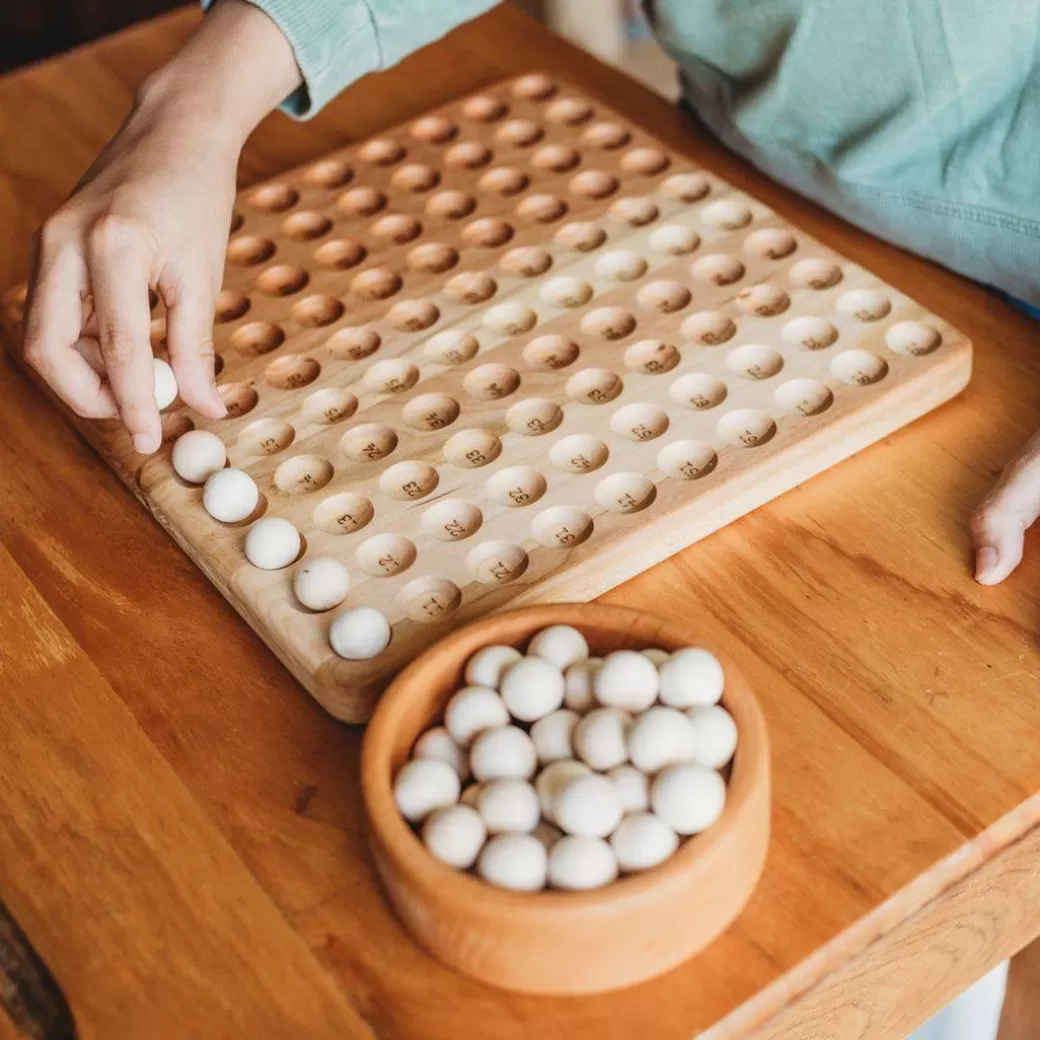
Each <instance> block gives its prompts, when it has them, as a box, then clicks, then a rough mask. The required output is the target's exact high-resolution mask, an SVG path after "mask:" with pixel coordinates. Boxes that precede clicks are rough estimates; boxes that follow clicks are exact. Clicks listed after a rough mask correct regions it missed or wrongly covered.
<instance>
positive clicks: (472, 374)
mask: <svg viewBox="0 0 1040 1040" xmlns="http://www.w3.org/2000/svg"><path fill="white" fill-rule="evenodd" d="M227 255H228V270H227V275H226V277H225V282H224V290H223V292H222V294H221V296H220V299H219V301H218V306H217V328H216V334H215V344H216V349H217V355H218V358H219V362H218V368H219V369H220V372H219V386H220V389H221V392H222V394H223V396H224V399H225V401H226V402H227V404H228V409H229V417H228V418H227V419H225V420H222V421H220V422H212V421H205V420H203V419H202V418H201V417H200V416H198V415H197V414H195V413H192V412H190V411H189V410H187V409H186V408H184V407H183V406H181V407H177V406H174V407H173V408H171V409H169V410H168V411H167V412H166V414H165V415H164V431H165V433H166V437H167V442H168V443H167V445H166V446H165V447H164V449H163V451H162V452H161V453H159V454H158V455H157V456H155V457H153V458H151V459H148V460H147V461H145V460H143V459H142V458H141V457H140V456H138V455H137V454H136V453H135V452H134V451H133V448H132V446H131V444H130V442H129V437H128V436H127V435H126V433H125V431H123V430H122V429H121V428H120V426H119V424H118V423H111V424H108V425H107V426H104V425H99V424H96V423H80V424H79V426H80V429H81V430H82V431H83V432H84V434H85V435H86V437H87V438H88V439H89V440H90V441H91V443H92V444H94V445H95V447H97V448H98V450H99V451H100V452H101V454H102V455H103V456H104V457H105V458H106V459H108V460H109V461H110V462H111V464H112V465H113V467H114V468H115V470H116V472H117V473H118V474H119V475H120V477H121V478H122V479H123V480H124V481H126V483H127V484H128V485H130V486H131V488H133V489H134V491H135V493H137V494H138V495H140V496H141V497H142V499H143V500H144V502H145V503H146V504H147V505H148V507H149V508H150V509H151V510H152V511H153V512H154V513H155V515H156V516H157V517H158V518H159V519H160V520H161V522H162V523H163V525H164V526H165V527H166V528H167V529H168V530H169V531H170V533H171V534H172V535H173V536H174V538H175V539H176V540H177V541H178V542H179V543H180V544H181V545H182V546H183V547H184V548H185V550H186V551H187V552H188V554H189V555H190V556H191V557H192V559H194V560H195V561H196V562H197V563H198V564H199V566H200V567H202V569H203V571H204V572H205V573H206V574H207V576H209V577H210V578H211V580H213V581H214V583H215V584H216V585H217V587H218V588H219V589H220V590H221V591H222V592H223V593H224V595H225V596H227V598H228V599H229V600H230V601H231V603H232V604H233V605H234V606H235V607H236V609H238V610H239V612H240V613H241V614H242V615H243V616H244V617H245V618H246V619H247V620H248V621H249V623H250V624H251V625H252V626H253V627H254V628H255V629H256V631H257V632H258V633H259V634H260V636H261V637H262V638H263V639H264V640H265V641H266V642H267V643H268V645H270V646H271V648H272V649H273V650H274V651H275V653H277V654H278V656H279V657H280V658H281V659H282V661H283V662H284V663H285V664H286V665H287V666H288V667H289V668H290V669H291V670H292V672H293V673H294V674H295V675H296V677H297V678H298V679H299V680H300V681H301V682H302V683H303V684H304V686H306V687H307V689H308V690H310V691H311V692H312V693H313V694H314V695H315V696H316V697H317V698H318V700H319V701H320V702H321V703H322V704H323V705H324V706H325V707H326V708H327V709H328V710H329V711H331V712H332V714H334V715H336V716H337V717H339V718H342V719H345V720H347V721H352V722H356V721H363V720H364V719H365V718H367V716H368V714H369V713H370V710H371V707H372V705H373V703H374V701H375V699H376V698H377V696H378V693H379V691H380V690H381V689H382V688H383V687H384V686H385V684H386V682H387V680H388V678H389V677H390V676H392V675H393V674H394V673H395V672H396V671H397V670H399V669H400V668H401V666H402V665H403V664H404V663H406V662H407V661H409V660H410V659H411V658H412V657H414V656H415V654H416V653H417V652H419V651H420V650H421V649H423V648H424V647H426V646H429V645H431V644H432V643H433V642H434V641H435V640H436V639H437V638H438V637H440V636H442V635H444V634H446V633H447V632H449V631H451V630H452V628H454V627H456V626H457V625H458V624H460V623H463V622H465V621H467V620H470V619H472V618H475V617H479V616H482V615H483V614H486V613H487V612H488V611H490V610H495V609H499V608H502V607H504V606H515V605H519V604H521V603H524V602H533V601H539V600H546V599H556V600H579V601H583V600H588V599H591V598H593V597H595V596H597V595H599V594H601V593H603V592H605V591H606V590H607V589H609V588H611V587H613V586H615V585H617V584H619V583H620V582H622V581H624V580H626V579H628V578H630V577H632V576H633V575H634V574H637V573H639V572H640V571H643V570H646V569H647V568H648V567H650V566H652V565H653V564H655V563H658V562H659V561H660V560H662V559H665V558H666V557H668V556H670V555H672V554H673V553H675V552H677V551H678V550H680V549H682V548H683V547H685V546H687V545H689V544H691V543H693V542H696V541H697V540H698V539H700V538H702V537H704V536H705V535H707V534H710V533H711V532H712V531H714V530H716V529H717V528H718V527H720V526H722V525H724V524H726V523H728V522H729V521H731V520H734V519H736V518H738V517H740V516H742V515H743V514H745V513H747V512H748V511H750V510H752V509H754V508H755V507H756V506H758V505H760V504H762V503H763V502H765V501H768V500H769V499H771V498H773V497H775V496H776V495H778V494H781V493H782V492H784V491H787V490H789V489H790V488H791V487H793V486H795V485H797V484H799V483H801V482H802V481H803V480H805V479H807V478H808V477H811V476H813V475H814V474H816V473H817V472H819V471H820V470H823V469H825V468H827V467H828V466H830V465H832V464H834V463H836V462H838V461H840V460H842V459H844V458H845V457H847V456H848V455H851V454H852V453H854V452H855V451H857V450H859V449H860V448H862V447H864V446H866V445H868V444H870V443H872V442H874V441H876V440H878V439H880V438H881V437H884V436H885V435H887V434H888V433H890V432H891V431H892V430H894V429H896V428H898V427H900V426H902V425H904V424H906V423H908V422H910V421H912V420H913V419H916V418H918V417H919V416H920V415H921V414H923V413H925V412H927V411H929V410H930V409H932V408H934V407H936V406H937V405H939V404H941V403H944V402H945V401H946V400H948V399H949V398H950V397H951V396H953V395H955V394H956V393H957V392H959V391H960V390H961V389H962V388H963V386H964V385H965V383H966V382H967V380H968V377H969V375H970V369H971V353H970V345H969V344H968V343H967V341H966V340H965V338H964V336H963V335H961V334H960V333H959V332H957V331H956V330H955V329H953V328H952V327H951V326H949V324H948V323H946V322H945V321H943V320H942V319H941V318H938V317H936V316H935V315H932V314H929V313H928V312H927V311H926V310H925V309H924V308H922V307H921V306H920V305H919V304H917V303H915V302H914V301H913V300H912V299H911V298H909V297H908V296H907V295H906V294H904V293H902V292H899V291H898V290H896V289H893V288H892V287H890V286H887V285H885V284H884V282H882V281H881V280H880V279H878V278H876V277H875V276H873V275H871V274H870V273H869V272H867V271H866V270H864V269H863V268H861V267H859V266H858V265H855V264H852V263H850V262H849V261H847V260H844V259H843V258H842V257H840V256H839V255H837V254H835V253H834V252H833V251H832V250H829V249H827V248H825V247H824V246H822V245H821V244H820V243H818V242H816V241H814V240H813V239H812V238H811V237H810V236H808V235H806V234H805V233H803V232H801V231H799V230H795V231H793V232H792V231H791V230H790V229H789V228H788V226H787V225H786V224H785V222H783V221H782V220H780V219H779V218H778V217H777V216H776V214H775V213H773V211H771V210H770V209H769V208H768V207H766V206H765V205H763V204H762V203H759V202H758V201H756V200H755V199H754V198H753V197H750V196H748V195H746V194H744V193H742V192H739V191H736V190H734V189H733V188H731V187H730V186H729V185H728V184H727V183H726V182H725V181H724V180H722V179H721V178H719V177H717V176H715V175H712V174H708V173H706V172H705V171H703V170H701V169H700V168H699V167H697V166H696V165H695V164H693V163H691V162H689V161H688V160H686V159H684V158H683V157H682V156H681V155H679V154H676V153H674V152H671V151H670V150H668V149H667V148H665V147H663V146H662V145H661V144H660V143H659V142H657V141H655V140H654V139H653V138H652V137H650V136H649V135H648V134H646V133H645V132H644V131H643V130H641V129H640V128H639V126H638V124H635V123H633V122H632V121H629V120H625V119H623V118H621V117H620V116H619V115H618V114H617V113H615V112H613V111H612V110H611V109H610V108H609V107H607V106H606V105H604V104H602V103H601V102H599V101H597V100H595V99H589V98H586V97H584V96H583V95H582V94H581V93H580V92H578V91H576V90H574V89H573V88H572V87H570V86H569V85H568V84H567V83H565V82H561V81H559V80H558V79H556V78H554V77H551V76H548V75H545V74H541V73H529V74H526V75H523V76H521V77H518V78H515V79H512V80H510V81H507V82H504V83H501V84H498V85H495V86H493V87H491V88H490V89H488V90H485V91H482V92H481V93H479V94H476V95H473V96H471V97H470V98H468V99H464V100H459V101H456V102H453V103H451V104H449V105H446V106H443V107H441V108H440V109H438V110H436V112H435V113H434V114H430V115H426V116H423V117H421V118H420V119H418V120H414V121H411V122H409V123H408V124H405V125H402V126H399V127H397V128H395V129H392V130H389V131H387V133H385V134H383V135H381V136H379V137H376V138H373V139H371V140H370V141H368V142H367V143H365V144H363V145H360V146H357V147H353V148H348V149H345V150H342V151H339V152H336V153H333V154H332V155H330V156H328V157H326V158H324V159H323V160H321V161H320V162H318V163H315V164H310V165H308V166H306V167H302V168H299V169H297V170H295V171H290V172H288V173H286V174H284V175H282V176H280V177H279V178H277V179H275V180H272V181H269V182H267V183H266V184H265V185H263V186H262V187H253V188H249V189H248V190H246V191H244V192H243V193H242V194H241V195H240V196H239V199H238V202H237V205H236V212H235V218H234V221H233V232H232V237H231V242H230V244H229V247H228V254H227ZM619 270H620V272H621V273H619ZM8 304H9V305H8V319H9V322H10V324H11V331H12V333H13V334H14V335H15V336H17V324H18V320H19V318H20V312H21V306H20V294H19V293H18V292H16V293H15V294H14V295H13V296H11V297H9V298H8ZM506 311H508V312H509V313H508V314H507V313H506ZM905 330H910V336H909V338H907V337H901V336H900V333H901V332H902V331H905ZM152 339H153V345H154V347H155V348H156V349H157V350H158V351H160V352H162V351H163V350H164V348H165V321H164V319H163V317H162V316H161V314H159V315H158V316H157V317H156V318H155V319H154V320H153V322H152ZM193 428H200V429H207V430H211V431H213V432H215V433H217V434H218V435H219V436H220V437H221V438H222V439H223V441H224V443H225V445H226V446H227V449H228V455H229V464H230V465H232V466H234V467H237V468H240V469H243V470H245V471H246V472H247V473H249V474H250V476H252V477H253V478H254V479H255V481H256V482H257V485H258V486H259V488H260V493H261V495H262V496H263V497H262V501H263V510H262V511H263V514H264V515H265V516H267V517H272V516H278V517H283V518H285V519H288V520H290V521H291V522H292V523H293V525H294V526H295V527H296V528H297V530H299V531H300V533H301V534H302V535H303V537H304V539H305V543H306V549H305V553H304V557H303V559H304V560H307V559H313V558H315V557H319V556H331V557H333V558H335V559H337V560H339V561H340V562H342V563H343V564H344V565H346V566H347V567H348V568H349V570H350V573H351V576H352V588H351V591H350V594H349V595H348V597H347V600H346V602H345V603H344V605H343V608H342V609H344V610H349V609H351V608H354V607H358V606H367V607H375V608H377V609H378V610H380V611H381V612H382V613H383V614H384V615H385V616H386V617H387V618H388V619H389V621H390V623H391V625H392V630H393V637H392V641H391V644H390V646H389V647H388V649H387V650H386V651H385V652H383V653H381V654H379V655H378V656H376V657H374V658H373V659H372V660H371V661H365V662H344V661H342V660H340V659H339V658H337V657H336V655H335V654H334V653H333V651H332V649H331V647H330V645H329V640H328V630H329V625H330V623H331V621H332V619H333V618H334V617H335V616H336V614H337V613H338V611H337V610H331V611H326V612H323V613H321V614H314V613H311V612H309V611H306V610H303V609H301V607H300V605H299V603H298V602H297V600H296V598H295V596H294V594H293V592H292V575H293V571H294V570H295V567H294V566H290V567H286V568H284V569H282V570H278V571H274V572H269V571H263V570H260V569H258V568H256V567H254V566H252V565H251V564H250V563H249V562H248V561H247V560H246V558H245V555H244V552H243V544H244V541H245V535H246V531H247V530H248V528H249V526H250V522H248V521H247V522H243V523H239V524H234V525H221V524H218V523H217V522H216V521H214V520H212V518H210V517H209V516H208V515H207V514H206V513H205V512H204V510H203V509H202V505H201V501H202V491H201V488H198V487H191V486H189V485H187V484H185V483H184V482H183V481H182V480H180V479H179V478H178V477H177V476H176V475H175V474H174V472H173V467H172V464H171V452H172V450H173V443H174V442H175V441H176V439H177V437H178V436H180V435H181V434H183V433H184V432H185V431H187V430H190V429H193ZM257 515H258V514H254V519H255V517H256V516H257Z"/></svg>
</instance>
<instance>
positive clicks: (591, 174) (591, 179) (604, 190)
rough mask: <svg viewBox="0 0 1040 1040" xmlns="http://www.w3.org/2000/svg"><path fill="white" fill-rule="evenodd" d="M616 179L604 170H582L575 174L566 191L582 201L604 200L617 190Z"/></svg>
mask: <svg viewBox="0 0 1040 1040" xmlns="http://www.w3.org/2000/svg"><path fill="white" fill-rule="evenodd" d="M618 187H619V184H618V179H617V177H615V176H614V175H613V174H612V173H607V171H606V170H582V172H581V173H577V174H575V175H574V176H573V177H572V178H571V180H570V184H568V186H567V189H568V191H570V193H571V194H572V195H578V196H580V197H581V198H583V199H597V200H598V199H606V198H609V197H610V196H611V195H613V194H614V192H616V191H617V190H618Z"/></svg>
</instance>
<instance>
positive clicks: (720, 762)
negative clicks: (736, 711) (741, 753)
mask: <svg viewBox="0 0 1040 1040" xmlns="http://www.w3.org/2000/svg"><path fill="white" fill-rule="evenodd" d="M686 717H687V718H688V719H689V720H690V727H691V729H692V730H693V744H694V752H693V757H694V761H696V762H697V763H699V764H700V765H702V766H706V767H707V768H708V769H721V768H722V767H723V766H724V765H726V763H727V762H729V760H730V759H731V758H732V757H733V755H734V754H735V753H736V750H737V740H738V734H737V724H736V723H735V722H734V721H733V716H732V715H730V713H729V712H728V711H726V709H725V708H724V707H723V706H722V705H721V704H709V705H707V706H706V707H704V708H687V710H686Z"/></svg>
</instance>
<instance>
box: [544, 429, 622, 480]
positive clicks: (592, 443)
mask: <svg viewBox="0 0 1040 1040" xmlns="http://www.w3.org/2000/svg"><path fill="white" fill-rule="evenodd" d="M609 457H610V451H609V449H608V448H607V446H606V445H605V444H604V443H603V442H602V441H601V440H598V439H597V438H595V437H593V436H592V435H591V434H588V433H572V434H571V435H570V436H569V437H561V438H560V440H558V441H557V442H556V443H555V444H554V445H553V446H552V447H551V448H550V449H549V461H550V462H551V463H552V464H553V465H554V466H555V467H556V468H557V469H562V470H563V471H564V472H565V473H591V472H592V471H593V470H597V469H599V468H600V467H601V466H602V465H603V464H604V463H605V462H606V461H607V459H608V458H609Z"/></svg>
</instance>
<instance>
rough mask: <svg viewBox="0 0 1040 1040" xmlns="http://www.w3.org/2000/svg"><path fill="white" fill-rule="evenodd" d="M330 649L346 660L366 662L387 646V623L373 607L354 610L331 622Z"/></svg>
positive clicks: (340, 615)
mask: <svg viewBox="0 0 1040 1040" xmlns="http://www.w3.org/2000/svg"><path fill="white" fill-rule="evenodd" d="M329 643H330V645H331V646H332V649H333V650H334V651H335V652H336V653H337V654H338V655H339V656H340V657H342V658H345V659H346V660H348V661H367V660H369V658H372V657H375V656H376V655H377V654H381V653H382V652H383V651H384V650H385V649H386V648H387V647H388V646H389V645H390V622H389V621H387V620H386V617H385V616H384V615H383V614H382V613H381V612H380V611H378V610H376V609H375V607H354V609H353V610H345V611H344V612H343V613H342V614H338V615H337V616H336V617H334V618H333V619H332V624H331V625H329Z"/></svg>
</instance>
